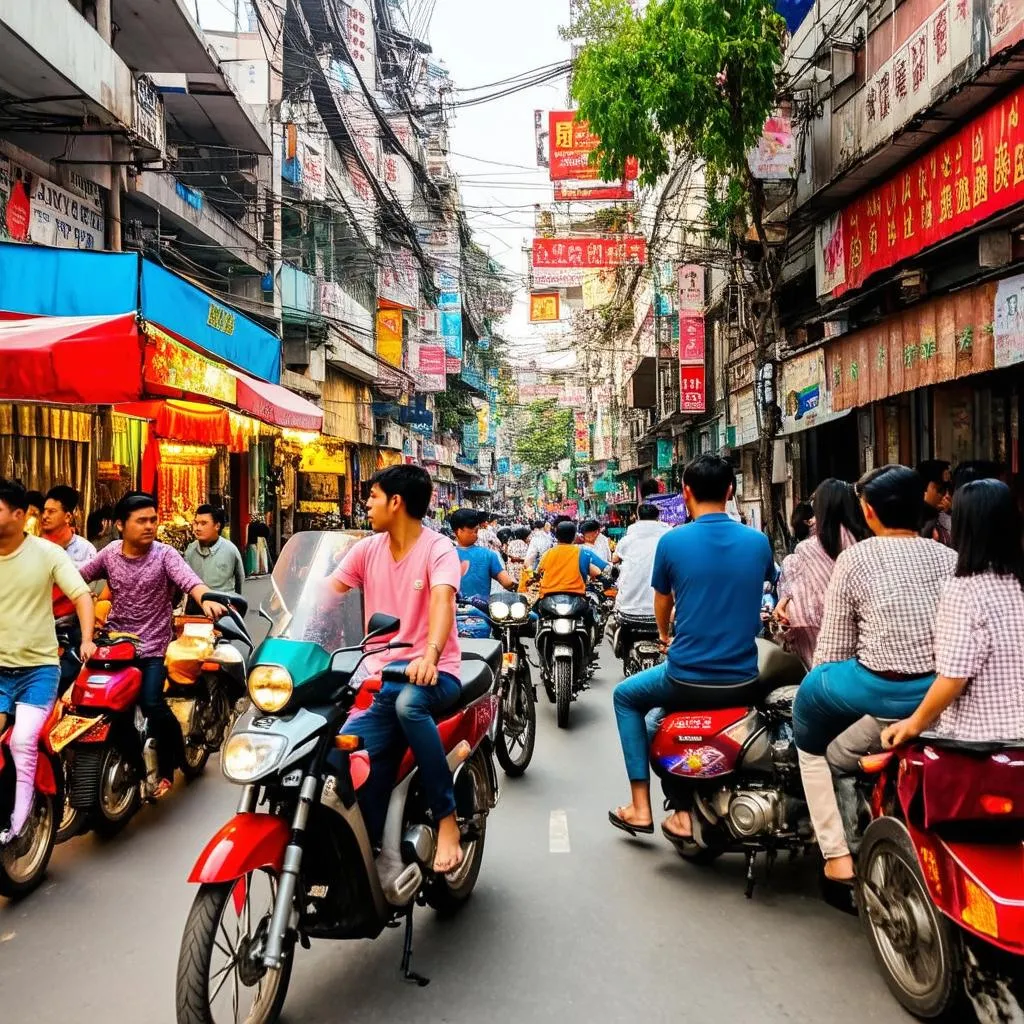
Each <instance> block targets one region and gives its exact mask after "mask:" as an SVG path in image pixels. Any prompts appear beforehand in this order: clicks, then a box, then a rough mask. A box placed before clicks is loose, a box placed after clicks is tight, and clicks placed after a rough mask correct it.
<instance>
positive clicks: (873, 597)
mask: <svg viewBox="0 0 1024 1024" xmlns="http://www.w3.org/2000/svg"><path fill="white" fill-rule="evenodd" d="M955 567H956V552H955V551H951V550H950V549H949V548H947V547H944V546H943V545H942V544H937V543H936V542H935V541H933V540H926V539H924V538H923V537H870V538H869V539H868V540H864V541H861V542H860V543H859V544H854V546H853V547H852V548H848V549H847V550H846V551H843V552H841V553H840V555H839V557H838V558H837V559H836V567H835V571H834V572H833V573H832V580H831V581H830V583H829V585H828V594H827V595H826V597H825V618H824V621H823V622H822V624H821V633H820V635H819V636H818V646H817V648H816V649H815V652H814V664H815V665H820V664H822V663H823V662H827V661H846V660H847V659H849V658H856V659H857V660H858V661H859V662H860V663H861V664H862V665H864V666H865V667H866V668H869V669H871V670H872V671H874V672H904V673H906V674H907V675H925V674H927V673H929V672H934V671H935V611H936V608H937V607H938V603H939V595H940V593H941V590H942V584H943V583H945V582H946V580H948V579H949V578H950V577H951V576H952V575H953V569H954V568H955Z"/></svg>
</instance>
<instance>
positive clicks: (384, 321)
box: [377, 309, 402, 366]
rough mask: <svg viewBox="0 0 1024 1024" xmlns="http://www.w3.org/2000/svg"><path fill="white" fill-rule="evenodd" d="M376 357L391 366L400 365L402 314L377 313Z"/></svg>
mask: <svg viewBox="0 0 1024 1024" xmlns="http://www.w3.org/2000/svg"><path fill="white" fill-rule="evenodd" d="M377 355H378V356H380V358H381V359H383V360H384V362H386V363H390V364H391V365H392V366H401V365H402V312H401V310H398V309H381V310H378V311H377Z"/></svg>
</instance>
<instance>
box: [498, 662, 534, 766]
mask: <svg viewBox="0 0 1024 1024" xmlns="http://www.w3.org/2000/svg"><path fill="white" fill-rule="evenodd" d="M498 714H499V715H500V718H499V721H498V732H497V736H496V742H495V745H494V747H495V749H494V752H495V754H496V755H497V757H498V764H500V765H501V767H502V769H503V771H504V772H505V774H506V775H509V776H511V777H512V778H517V777H518V776H520V775H522V774H523V772H525V771H526V769H527V768H528V767H529V765H530V761H531V760H532V758H533V746H534V743H535V742H536V740H537V705H536V703H535V702H534V699H533V686H532V685H531V682H530V666H529V665H528V664H527V663H526V659H525V658H524V657H523V656H522V655H520V659H519V667H518V668H517V669H516V674H515V676H514V677H513V678H512V679H510V680H508V692H507V693H506V694H505V695H504V697H503V698H502V702H501V708H500V710H499V711H498Z"/></svg>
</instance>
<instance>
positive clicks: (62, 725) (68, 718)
mask: <svg viewBox="0 0 1024 1024" xmlns="http://www.w3.org/2000/svg"><path fill="white" fill-rule="evenodd" d="M99 721H100V720H99V719H98V718H84V717H82V716H81V715H65V716H64V717H63V718H62V719H61V720H60V721H59V722H58V723H57V724H56V725H55V726H54V727H53V728H52V729H51V730H50V743H51V745H52V746H53V752H54V753H55V754H59V753H60V752H61V751H62V750H63V749H64V748H65V747H66V746H67V745H68V744H69V743H72V742H74V741H75V740H77V739H78V737H79V736H82V735H84V734H85V733H87V732H88V731H89V730H90V729H91V728H92V727H93V726H94V725H96V723H97V722H99Z"/></svg>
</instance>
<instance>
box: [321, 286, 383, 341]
mask: <svg viewBox="0 0 1024 1024" xmlns="http://www.w3.org/2000/svg"><path fill="white" fill-rule="evenodd" d="M320 312H321V313H322V314H323V315H324V316H325V317H327V318H328V319H329V320H337V321H338V322H339V323H344V324H348V325H349V326H350V327H353V328H355V330H356V338H355V340H356V341H357V342H358V343H359V344H360V345H362V347H363V348H365V349H368V350H372V348H373V328H374V323H373V313H372V312H371V311H370V310H368V309H367V308H366V307H365V306H364V305H363V304H362V303H361V302H359V300H358V299H356V298H355V297H354V296H352V295H351V294H350V293H349V292H348V291H347V290H346V289H345V288H343V287H342V286H341V285H340V284H336V283H335V282H333V281H322V282H321V284H320Z"/></svg>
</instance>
